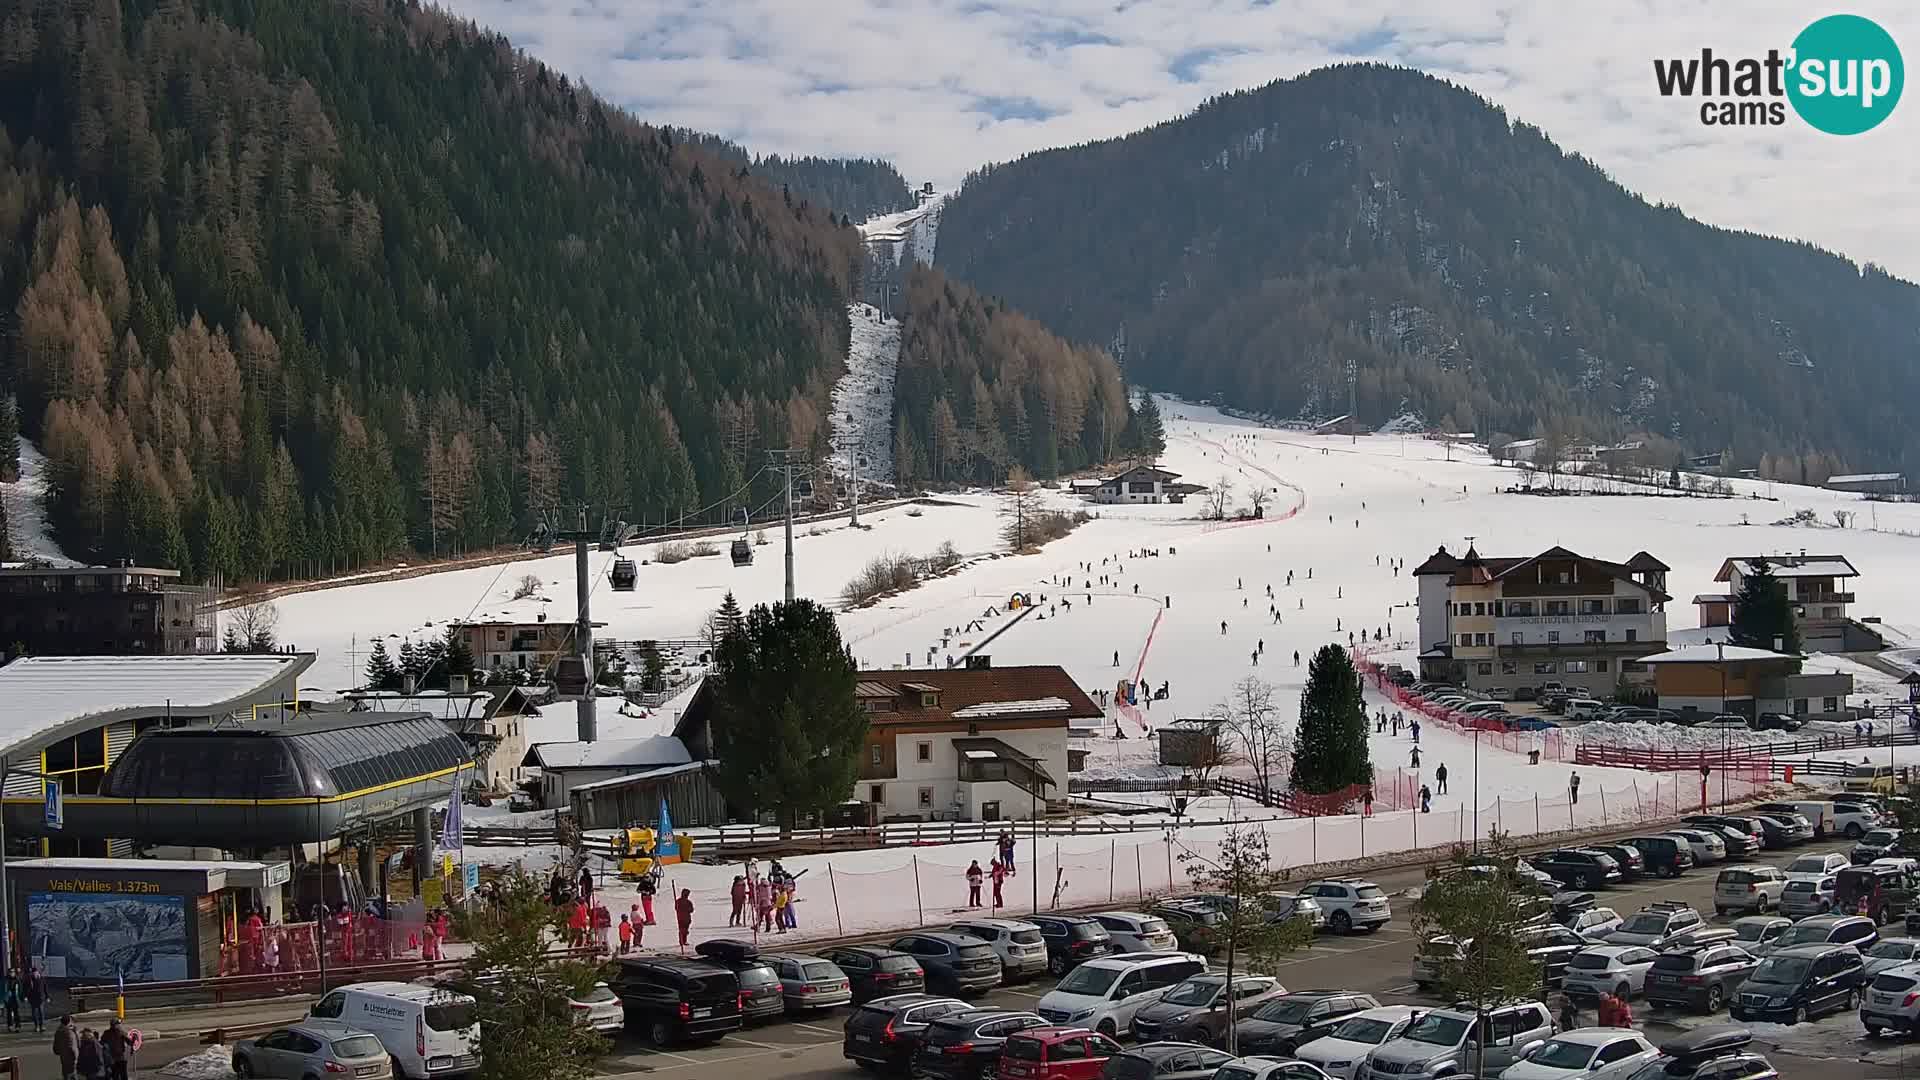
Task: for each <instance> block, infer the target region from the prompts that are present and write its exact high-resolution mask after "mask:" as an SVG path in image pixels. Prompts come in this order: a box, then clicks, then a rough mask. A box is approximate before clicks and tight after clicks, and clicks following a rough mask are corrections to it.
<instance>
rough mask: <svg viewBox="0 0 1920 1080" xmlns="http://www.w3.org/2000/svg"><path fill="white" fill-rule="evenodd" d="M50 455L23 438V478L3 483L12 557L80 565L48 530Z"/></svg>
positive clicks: (2, 498) (1, 497)
mask: <svg viewBox="0 0 1920 1080" xmlns="http://www.w3.org/2000/svg"><path fill="white" fill-rule="evenodd" d="M50 482H51V481H50V478H49V472H48V465H47V458H46V455H45V454H42V453H41V452H40V450H39V448H37V447H35V446H34V445H33V444H32V443H30V442H28V441H27V440H26V438H25V437H22V438H21V439H20V479H18V480H15V481H13V482H12V483H0V502H4V503H6V507H7V531H8V532H9V533H10V534H11V536H12V540H13V557H14V558H15V559H17V560H20V561H22V562H24V561H26V560H28V559H43V560H45V561H47V562H49V563H52V564H53V565H55V566H78V565H80V564H79V563H77V562H75V561H73V560H72V559H69V558H67V556H66V553H65V552H63V551H61V550H60V545H59V544H56V543H54V541H53V537H52V535H51V534H50V533H49V532H48V529H47V511H46V496H47V486H48V484H49V483H50Z"/></svg>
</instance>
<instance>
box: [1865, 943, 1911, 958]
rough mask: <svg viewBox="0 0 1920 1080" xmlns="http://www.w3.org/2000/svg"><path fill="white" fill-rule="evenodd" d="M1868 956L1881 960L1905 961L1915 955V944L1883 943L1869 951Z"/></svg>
mask: <svg viewBox="0 0 1920 1080" xmlns="http://www.w3.org/2000/svg"><path fill="white" fill-rule="evenodd" d="M1867 955H1868V956H1871V957H1874V958H1875V959H1879V960H1905V959H1907V958H1908V957H1910V956H1912V955H1913V942H1911V941H1882V942H1879V943H1878V944H1876V945H1874V947H1873V948H1871V949H1868V950H1867Z"/></svg>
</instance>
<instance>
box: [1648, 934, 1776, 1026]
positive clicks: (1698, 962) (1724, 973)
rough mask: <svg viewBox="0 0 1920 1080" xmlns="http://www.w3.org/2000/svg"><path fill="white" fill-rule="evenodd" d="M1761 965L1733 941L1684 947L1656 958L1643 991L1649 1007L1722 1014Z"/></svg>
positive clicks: (1676, 948)
mask: <svg viewBox="0 0 1920 1080" xmlns="http://www.w3.org/2000/svg"><path fill="white" fill-rule="evenodd" d="M1759 964H1760V961H1759V960H1757V959H1755V958H1754V956H1753V954H1752V953H1749V952H1747V951H1746V950H1745V949H1742V948H1740V947H1739V946H1737V945H1734V944H1732V943H1731V942H1713V943H1708V944H1701V945H1681V946H1678V947H1674V948H1669V949H1665V950H1662V951H1661V953H1660V955H1659V956H1657V957H1655V958H1654V961H1653V966H1652V967H1650V968H1648V969H1647V979H1646V983H1645V986H1644V989H1643V992H1644V993H1645V995H1646V998H1647V1001H1648V1003H1649V1004H1653V1005H1677V1006H1680V1007H1682V1008H1686V1009H1691V1010H1693V1011H1694V1012H1708V1013H1714V1012H1719V1011H1720V1009H1721V1006H1723V1005H1725V1004H1726V1002H1727V1000H1728V999H1729V998H1731V997H1732V996H1733V995H1734V994H1735V993H1737V992H1738V991H1739V989H1740V984H1741V983H1743V982H1745V981H1746V979H1747V976H1748V975H1750V974H1752V973H1753V969H1754V968H1756V967H1758V966H1759Z"/></svg>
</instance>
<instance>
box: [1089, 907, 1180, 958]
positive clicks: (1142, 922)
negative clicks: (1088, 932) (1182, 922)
mask: <svg viewBox="0 0 1920 1080" xmlns="http://www.w3.org/2000/svg"><path fill="white" fill-rule="evenodd" d="M1092 918H1093V921H1094V922H1097V923H1099V924H1100V925H1101V926H1103V927H1105V928H1106V931H1107V935H1108V936H1109V937H1111V938H1112V939H1113V944H1114V947H1115V948H1117V949H1119V950H1120V951H1121V952H1160V951H1162V950H1165V949H1171V948H1173V947H1174V946H1175V945H1176V944H1177V942H1175V941H1174V938H1173V930H1172V929H1171V928H1169V927H1168V926H1167V921H1166V920H1165V919H1162V918H1160V917H1158V916H1155V915H1144V914H1142V913H1140V912H1138V911H1096V912H1094V913H1093V916H1092Z"/></svg>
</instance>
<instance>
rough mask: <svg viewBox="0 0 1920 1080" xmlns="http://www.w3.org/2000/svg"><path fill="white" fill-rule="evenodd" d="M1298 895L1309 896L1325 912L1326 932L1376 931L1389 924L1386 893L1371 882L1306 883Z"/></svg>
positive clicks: (1332, 880)
mask: <svg viewBox="0 0 1920 1080" xmlns="http://www.w3.org/2000/svg"><path fill="white" fill-rule="evenodd" d="M1300 895H1302V896H1311V897H1313V899H1314V902H1315V903H1317V904H1319V905H1320V907H1321V908H1322V909H1324V910H1325V911H1326V913H1327V929H1329V930H1331V931H1333V932H1334V933H1336V934H1346V933H1351V932H1353V931H1355V930H1368V931H1372V930H1378V929H1380V928H1381V927H1383V926H1385V925H1387V923H1389V922H1392V921H1393V906H1392V905H1391V904H1389V903H1387V894H1386V892H1385V891H1384V890H1382V889H1381V888H1380V886H1378V885H1375V884H1374V883H1373V882H1371V881H1361V880H1359V879H1358V878H1327V879H1324V880H1321V881H1310V882H1308V883H1307V884H1306V885H1305V886H1304V887H1303V888H1301V890H1300Z"/></svg>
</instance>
